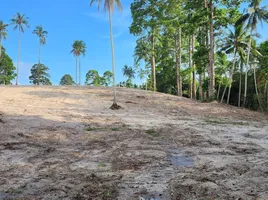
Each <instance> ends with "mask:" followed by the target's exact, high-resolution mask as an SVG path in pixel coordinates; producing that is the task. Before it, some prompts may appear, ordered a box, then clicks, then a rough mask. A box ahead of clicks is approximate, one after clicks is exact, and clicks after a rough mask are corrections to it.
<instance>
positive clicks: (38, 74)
mask: <svg viewBox="0 0 268 200" xmlns="http://www.w3.org/2000/svg"><path fill="white" fill-rule="evenodd" d="M48 70H49V68H48V67H47V66H45V65H44V64H35V65H34V66H33V67H32V69H31V76H30V77H29V79H30V83H32V84H34V85H37V83H38V79H39V84H41V85H52V84H51V82H50V80H49V78H50V75H49V73H48Z"/></svg>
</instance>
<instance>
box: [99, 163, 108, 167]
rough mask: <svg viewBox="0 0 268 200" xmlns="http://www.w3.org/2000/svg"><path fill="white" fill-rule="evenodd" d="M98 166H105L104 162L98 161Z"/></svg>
mask: <svg viewBox="0 0 268 200" xmlns="http://www.w3.org/2000/svg"><path fill="white" fill-rule="evenodd" d="M98 167H106V165H105V163H103V162H100V163H99V164H98Z"/></svg>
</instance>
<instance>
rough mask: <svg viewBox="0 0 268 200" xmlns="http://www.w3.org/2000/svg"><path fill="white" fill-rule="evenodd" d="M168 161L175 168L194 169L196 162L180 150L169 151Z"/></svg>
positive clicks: (172, 149)
mask: <svg viewBox="0 0 268 200" xmlns="http://www.w3.org/2000/svg"><path fill="white" fill-rule="evenodd" d="M168 153H169V156H168V160H169V162H170V163H171V164H172V165H173V166H175V167H192V166H193V165H194V160H193V157H192V156H187V155H184V154H183V153H182V152H181V151H180V150H179V149H176V148H171V149H168Z"/></svg>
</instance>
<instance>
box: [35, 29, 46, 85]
mask: <svg viewBox="0 0 268 200" xmlns="http://www.w3.org/2000/svg"><path fill="white" fill-rule="evenodd" d="M33 34H35V35H37V37H38V38H39V48H38V66H39V65H40V57H41V55H40V54H41V53H40V50H41V45H45V44H46V37H47V34H48V32H47V31H45V30H44V29H43V27H42V25H40V26H36V28H35V30H34V31H33ZM38 70H39V68H38ZM39 82H40V77H39V76H38V78H37V85H39Z"/></svg>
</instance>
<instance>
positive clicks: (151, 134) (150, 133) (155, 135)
mask: <svg viewBox="0 0 268 200" xmlns="http://www.w3.org/2000/svg"><path fill="white" fill-rule="evenodd" d="M145 133H147V134H148V135H150V136H153V137H158V136H159V133H157V132H156V131H155V130H154V129H149V130H147V131H145Z"/></svg>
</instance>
